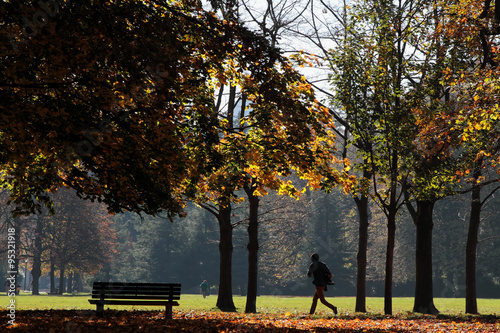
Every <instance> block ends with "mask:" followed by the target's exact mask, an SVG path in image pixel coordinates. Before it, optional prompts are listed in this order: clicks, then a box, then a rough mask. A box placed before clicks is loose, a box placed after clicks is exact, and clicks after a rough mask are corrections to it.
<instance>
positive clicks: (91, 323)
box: [0, 310, 500, 333]
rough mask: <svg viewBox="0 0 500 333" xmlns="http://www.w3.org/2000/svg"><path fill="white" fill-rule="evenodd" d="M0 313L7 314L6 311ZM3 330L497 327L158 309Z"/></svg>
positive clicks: (43, 320) (32, 313)
mask: <svg viewBox="0 0 500 333" xmlns="http://www.w3.org/2000/svg"><path fill="white" fill-rule="evenodd" d="M0 316H2V317H6V313H5V311H3V312H0ZM2 330H5V331H7V332H9V331H12V332H34V331H36V332H82V333H83V332H255V333H256V332H451V331H452V332H498V331H500V324H499V323H498V318H497V317H492V316H474V317H464V318H455V317H450V316H422V317H418V318H415V317H414V318H411V317H408V318H404V317H393V316H380V317H372V318H369V317H365V316H360V317H357V316H347V317H330V316H314V317H311V316H308V315H297V314H291V313H289V312H286V313H280V314H252V315H249V314H242V313H222V312H202V311H189V312H174V318H173V320H170V321H165V319H164V318H163V312H162V311H118V310H108V311H107V312H106V316H105V317H104V318H98V317H96V316H95V311H91V310H25V311H18V313H17V318H16V324H15V326H13V327H9V328H6V326H5V322H4V323H2Z"/></svg>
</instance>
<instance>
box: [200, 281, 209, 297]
mask: <svg viewBox="0 0 500 333" xmlns="http://www.w3.org/2000/svg"><path fill="white" fill-rule="evenodd" d="M200 289H201V293H202V294H203V298H205V297H207V296H208V290H209V288H208V283H207V280H203V282H202V283H201V284H200Z"/></svg>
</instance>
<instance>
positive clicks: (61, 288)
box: [57, 265, 65, 295]
mask: <svg viewBox="0 0 500 333" xmlns="http://www.w3.org/2000/svg"><path fill="white" fill-rule="evenodd" d="M64 273H65V268H64V265H61V267H60V268H59V288H58V289H57V293H58V294H59V295H62V294H63V292H64Z"/></svg>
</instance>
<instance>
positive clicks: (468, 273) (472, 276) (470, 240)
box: [465, 168, 482, 314]
mask: <svg viewBox="0 0 500 333" xmlns="http://www.w3.org/2000/svg"><path fill="white" fill-rule="evenodd" d="M480 176H481V171H480V169H479V168H477V169H476V171H475V172H474V178H475V179H479V177H480ZM481 206H482V204H481V187H480V186H475V187H474V188H473V189H472V202H471V210H470V220H469V232H468V234H467V246H466V250H465V313H470V314H477V313H478V312H477V295H476V257H477V244H478V235H479V225H480V223H481Z"/></svg>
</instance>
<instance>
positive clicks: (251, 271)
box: [245, 184, 259, 313]
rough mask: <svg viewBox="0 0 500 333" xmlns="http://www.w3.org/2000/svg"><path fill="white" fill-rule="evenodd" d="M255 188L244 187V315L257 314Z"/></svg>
mask: <svg viewBox="0 0 500 333" xmlns="http://www.w3.org/2000/svg"><path fill="white" fill-rule="evenodd" d="M254 190H255V186H254V185H253V184H252V186H251V187H250V188H246V187H245V192H246V193H247V196H248V201H249V203H250V214H249V221H248V245H247V249H248V288H247V303H246V307H245V313H256V312H257V280H258V262H259V215H258V214H259V197H257V196H255V195H254V194H253V192H254Z"/></svg>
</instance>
